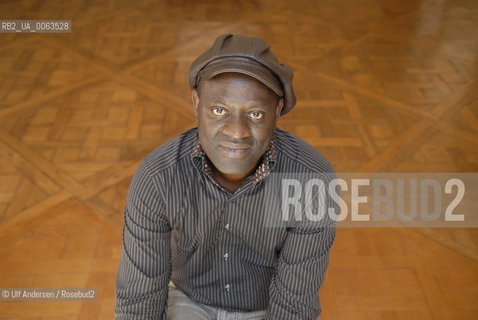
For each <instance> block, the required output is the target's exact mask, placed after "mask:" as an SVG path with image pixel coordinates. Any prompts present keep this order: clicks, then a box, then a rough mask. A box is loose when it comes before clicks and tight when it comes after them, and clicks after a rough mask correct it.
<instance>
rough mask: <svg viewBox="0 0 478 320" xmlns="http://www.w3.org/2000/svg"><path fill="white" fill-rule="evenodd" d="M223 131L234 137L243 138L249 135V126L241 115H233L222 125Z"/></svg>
mask: <svg viewBox="0 0 478 320" xmlns="http://www.w3.org/2000/svg"><path fill="white" fill-rule="evenodd" d="M223 133H224V134H225V135H227V136H229V137H231V138H234V139H244V138H247V137H249V136H250V134H251V133H250V128H249V126H248V123H247V119H245V117H244V116H242V115H234V116H233V117H231V118H230V119H229V121H228V122H227V123H226V125H225V126H224V130H223Z"/></svg>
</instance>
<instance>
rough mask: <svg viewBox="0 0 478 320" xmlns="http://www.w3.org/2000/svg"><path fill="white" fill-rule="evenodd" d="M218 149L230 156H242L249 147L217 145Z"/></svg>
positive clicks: (247, 151)
mask: <svg viewBox="0 0 478 320" xmlns="http://www.w3.org/2000/svg"><path fill="white" fill-rule="evenodd" d="M219 149H220V150H221V151H222V152H223V153H225V154H226V156H228V157H230V158H242V157H244V156H245V155H246V154H247V153H249V151H250V150H251V147H245V146H224V145H219Z"/></svg>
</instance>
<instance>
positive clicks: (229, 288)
mask: <svg viewBox="0 0 478 320" xmlns="http://www.w3.org/2000/svg"><path fill="white" fill-rule="evenodd" d="M224 288H226V291H229V290H231V285H230V284H229V283H228V284H226V286H225V287H224Z"/></svg>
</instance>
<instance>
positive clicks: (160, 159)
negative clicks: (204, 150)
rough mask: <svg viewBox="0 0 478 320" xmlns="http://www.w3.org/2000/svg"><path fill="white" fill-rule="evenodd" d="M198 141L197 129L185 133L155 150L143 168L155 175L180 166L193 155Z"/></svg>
mask: <svg viewBox="0 0 478 320" xmlns="http://www.w3.org/2000/svg"><path fill="white" fill-rule="evenodd" d="M196 139H197V128H193V129H189V130H187V131H185V132H183V133H182V134H180V135H179V136H177V137H175V138H173V139H171V140H169V141H166V142H165V143H163V144H162V145H160V146H159V147H157V148H156V149H154V150H153V151H152V152H151V153H150V154H148V155H147V156H146V157H145V158H144V159H143V161H142V163H141V167H147V168H148V171H149V172H150V174H152V175H154V174H157V173H160V172H162V171H165V170H167V169H169V168H171V167H174V166H176V165H178V164H180V163H181V162H182V161H184V160H186V159H187V157H188V156H189V155H190V154H191V152H192V148H193V146H194V143H195V141H196Z"/></svg>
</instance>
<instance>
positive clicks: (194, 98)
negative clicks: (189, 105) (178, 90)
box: [191, 89, 199, 118]
mask: <svg viewBox="0 0 478 320" xmlns="http://www.w3.org/2000/svg"><path fill="white" fill-rule="evenodd" d="M191 98H192V101H193V109H194V114H195V115H196V118H197V116H198V108H199V94H198V92H197V90H196V89H193V91H192V97H191Z"/></svg>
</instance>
